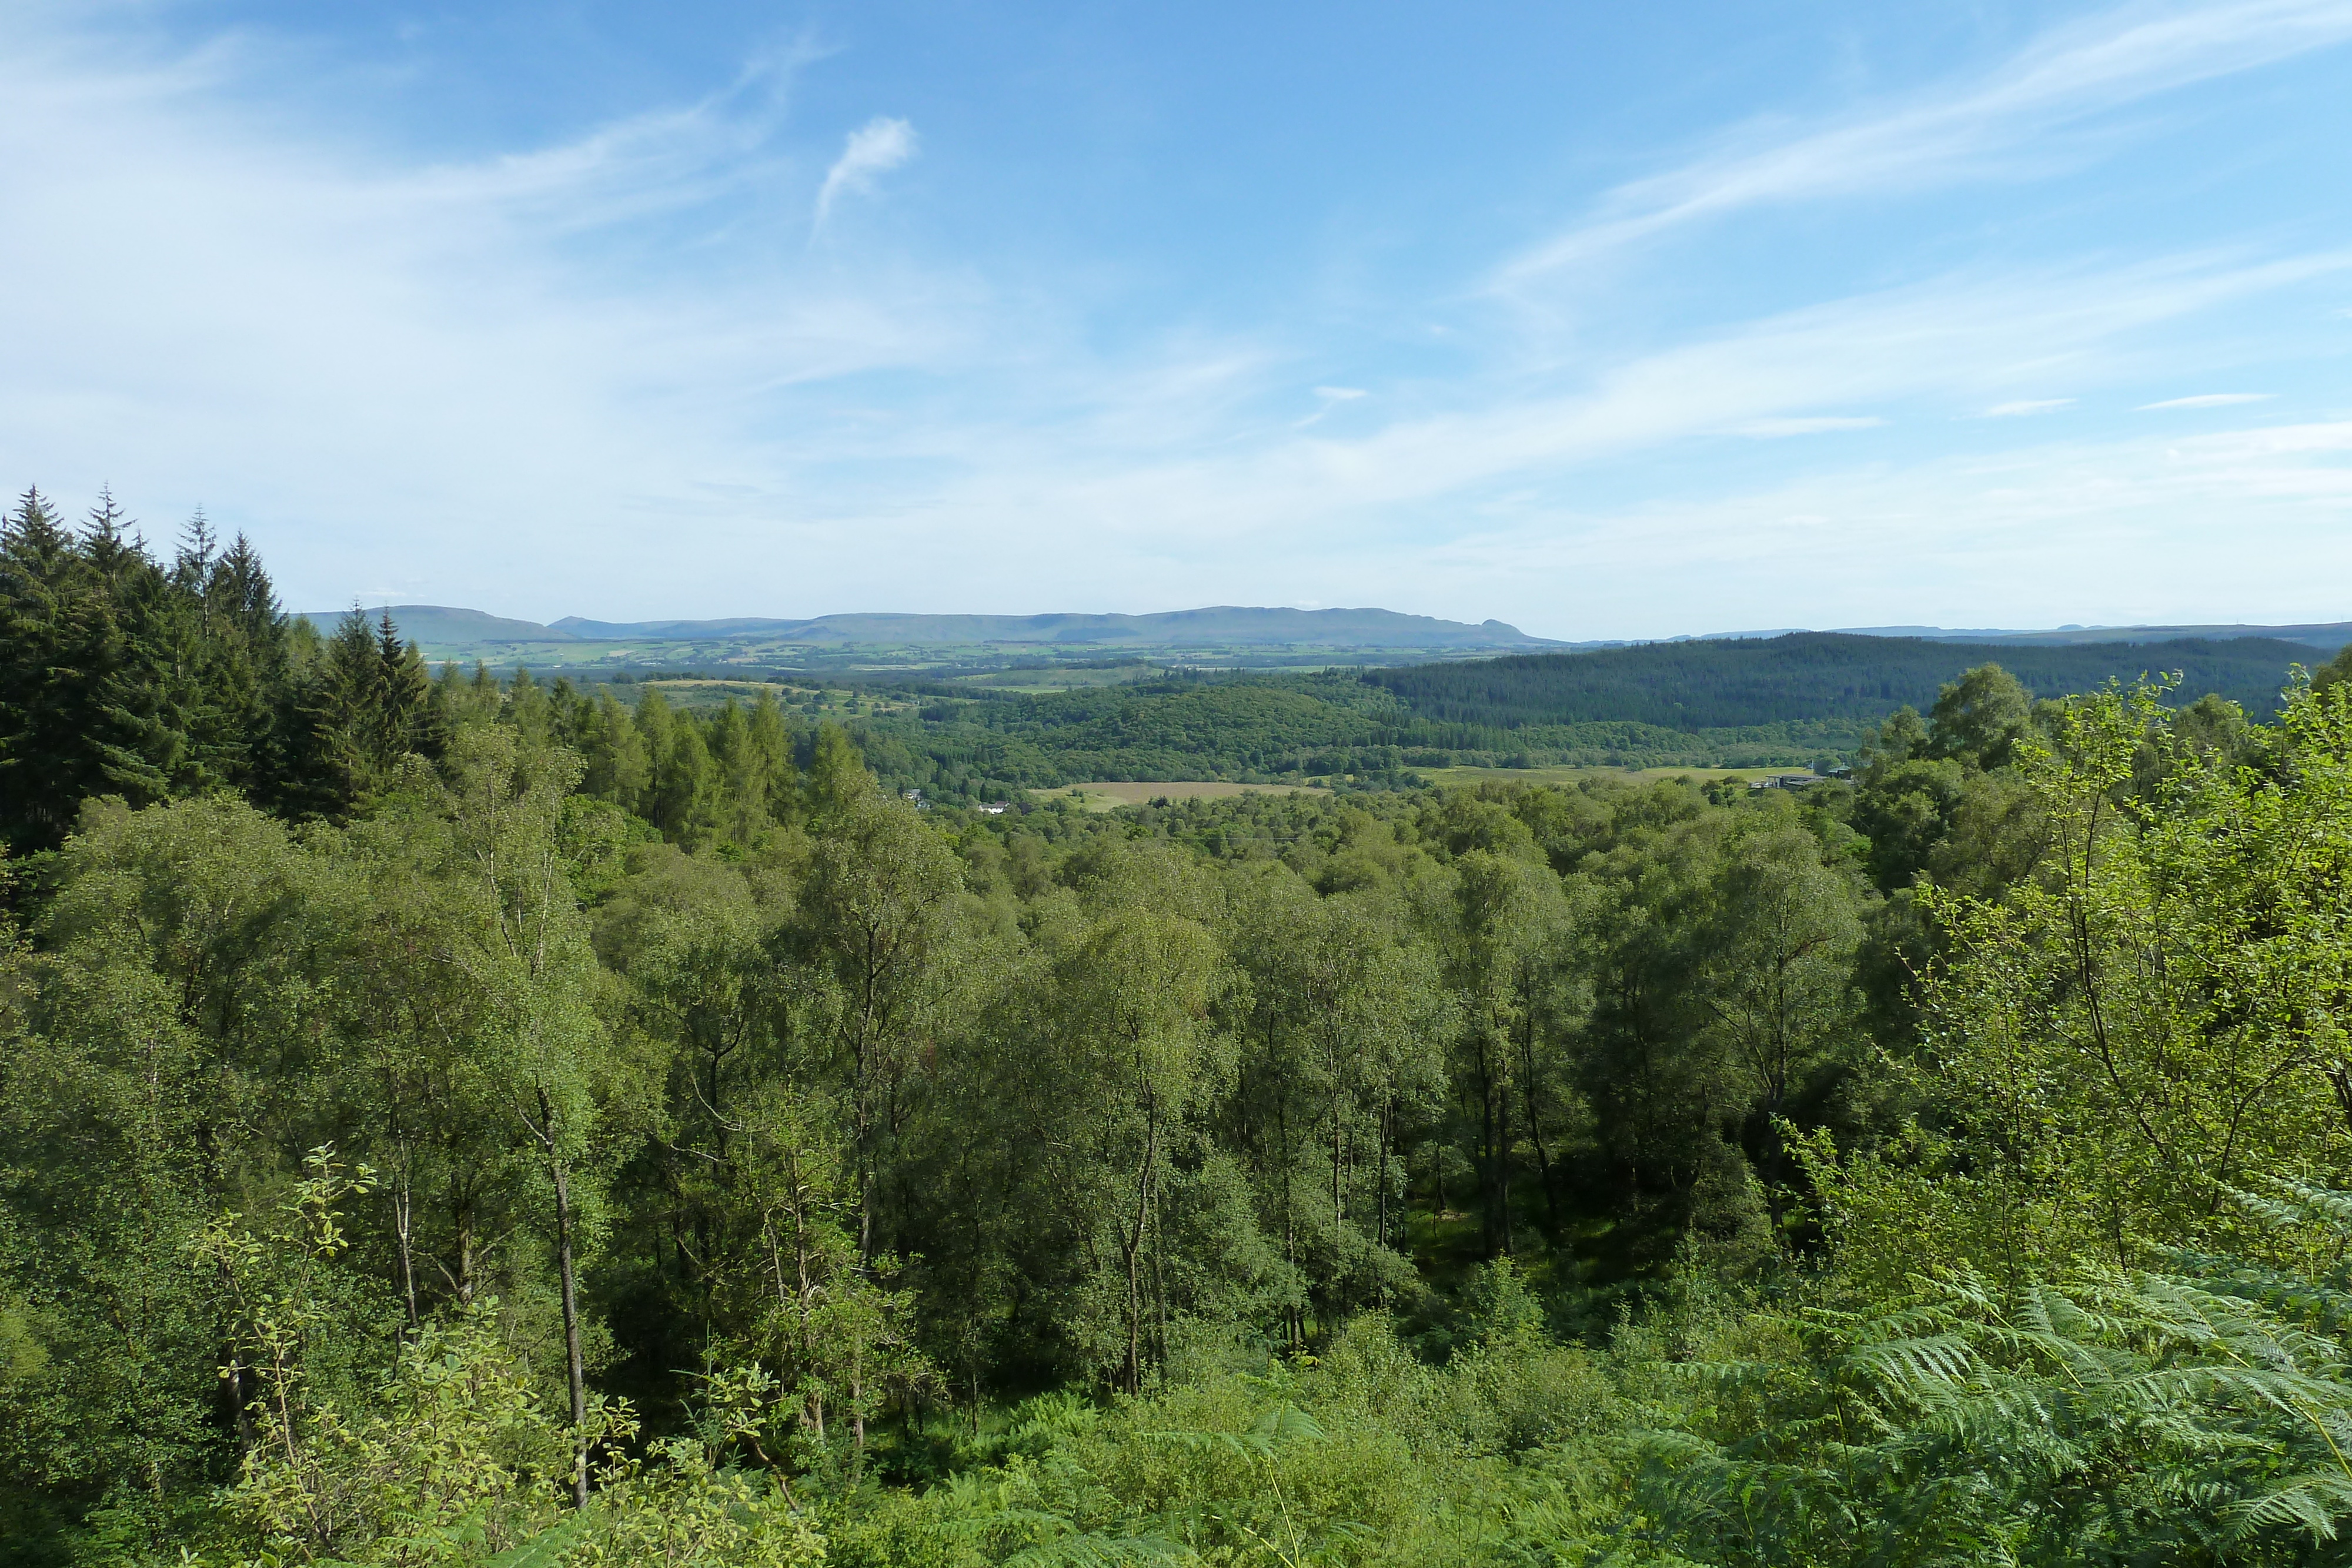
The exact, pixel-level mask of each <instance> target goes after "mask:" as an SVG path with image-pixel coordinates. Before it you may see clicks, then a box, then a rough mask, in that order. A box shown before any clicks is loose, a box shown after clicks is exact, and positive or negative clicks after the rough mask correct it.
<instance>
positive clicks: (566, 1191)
mask: <svg viewBox="0 0 2352 1568" xmlns="http://www.w3.org/2000/svg"><path fill="white" fill-rule="evenodd" d="M539 1115H540V1126H541V1137H542V1138H543V1139H544V1140H545V1142H546V1144H547V1149H548V1160H547V1163H548V1168H549V1170H550V1171H551V1173H552V1174H553V1176H554V1177H555V1258H556V1267H557V1270H558V1272H559V1273H560V1274H561V1275H562V1283H563V1356H564V1371H565V1375H566V1376H567V1377H568V1378H569V1380H570V1382H571V1386H572V1506H574V1507H575V1508H586V1507H587V1506H588V1369H587V1365H586V1363H585V1361H584V1359H583V1357H582V1355H581V1353H580V1277H579V1271H578V1270H577V1269H576V1268H575V1266H574V1260H573V1259H572V1178H571V1173H569V1172H568V1171H566V1170H565V1169H564V1168H563V1161H562V1159H561V1158H559V1157H557V1155H556V1153H555V1113H554V1108H553V1107H552V1106H551V1105H550V1104H549V1103H548V1102H547V1092H546V1091H545V1090H541V1091H540V1095H539Z"/></svg>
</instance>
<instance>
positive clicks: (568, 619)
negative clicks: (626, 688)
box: [303, 604, 2352, 658]
mask: <svg viewBox="0 0 2352 1568" xmlns="http://www.w3.org/2000/svg"><path fill="white" fill-rule="evenodd" d="M343 613H344V612H341V611H330V612H323V613H320V612H308V613H306V614H305V615H304V617H303V618H304V619H306V620H308V621H310V622H311V623H312V624H313V625H315V626H317V627H319V628H320V630H321V631H325V630H327V629H329V628H331V627H332V626H333V625H334V624H335V622H337V621H339V620H341V617H342V615H343ZM367 613H368V614H369V616H370V617H371V618H373V617H374V616H375V615H377V614H381V613H383V612H382V611H380V610H378V611H369V612H367ZM390 613H391V615H392V619H393V622H394V625H396V626H397V627H399V629H400V632H401V635H403V636H404V637H406V638H409V639H411V640H412V641H414V642H416V643H420V644H422V645H423V646H424V647H425V649H426V650H427V651H428V652H434V653H456V652H458V651H464V652H466V653H468V654H471V653H483V654H485V655H497V654H499V653H500V652H501V651H505V650H520V649H521V648H525V647H531V646H537V647H539V648H541V649H548V650H550V651H551V652H554V653H557V654H559V655H561V653H562V645H564V644H590V643H602V644H612V643H640V644H643V643H679V644H701V645H704V646H709V645H712V644H731V645H735V646H744V645H749V644H764V645H768V646H772V647H776V646H782V647H799V648H806V649H811V650H824V651H831V652H836V653H837V652H839V651H842V650H847V649H855V648H875V649H890V648H897V649H921V648H956V647H961V648H974V647H985V648H993V649H997V650H1013V651H1017V650H1021V649H1034V650H1035V651H1036V652H1038V653H1043V654H1048V655H1058V656H1060V657H1064V658H1069V657H1083V656H1085V654H1086V653H1087V652H1098V653H1118V652H1121V651H1128V650H1131V651H1133V652H1136V653H1143V652H1147V651H1155V652H1181V651H1182V650H1186V649H1208V648H1215V649H1223V650H1242V649H1251V648H1261V649H1286V650H1300V649H1330V650H1339V651H1345V650H1362V649H1380V650H1388V651H1392V652H1396V653H1414V652H1425V653H1451V654H1454V655H1457V656H1458V655H1462V654H1475V653H1486V652H1492V653H1576V652H1581V651H1585V650H1589V649H1599V648H1623V647H1631V646H1637V645H1639V643H1638V641H1637V640H1632V639H1619V640H1610V641H1593V642H1562V641H1559V640H1556V639H1552V638H1549V637H1531V636H1529V635H1528V634H1527V633H1526V632H1522V631H1520V630H1519V629H1518V628H1517V627H1516V626H1512V625H1509V624H1507V623H1506V622H1501V621H1486V622H1478V623H1477V624H1475V625H1474V624H1472V623H1470V622H1464V621H1441V620H1439V619H1437V618H1436V617H1434V616H1429V615H1406V614H1402V613H1400V612H1397V611H1393V610H1289V609H1280V608H1251V607H1246V606H1239V605H1217V606H1213V607H1212V608H1209V609H1204V610H1174V611H1167V612H1161V613H1159V614H1153V615H1087V614H1055V615H899V614H848V615H819V616H815V617H814V618H812V619H808V620H803V621H793V620H781V619H777V620H771V619H763V618H757V617H746V618H739V619H734V620H721V621H591V620H589V619H587V618H586V617H584V616H579V615H567V616H565V617H564V618H563V619H562V620H561V621H558V622H554V623H553V624H551V625H541V624H540V623H539V622H536V621H517V620H511V619H509V618H507V617H504V616H499V615H490V614H487V613H485V612H482V611H479V610H463V609H456V608H452V607H450V606H447V605H441V604H395V605H393V606H391V607H390ZM1806 630H1809V628H1804V627H1793V626H1792V627H1778V628H1773V629H1771V630H1765V631H1753V632H1707V633H1705V634H1702V635H1700V636H1696V637H1669V638H1659V639H1654V641H1657V642H1665V643H1690V642H1709V643H1712V642H1725V641H1733V640H1751V639H1757V638H1768V637H1780V636H1786V635H1788V634H1789V633H1790V632H1801V631H1806ZM1834 630H1835V631H1837V632H1842V633H1844V634H1847V635H1852V636H1861V637H1910V638H1918V639H1923V640H1925V641H1927V642H1934V643H1973V644H1979V645H1990V646H2005V645H2021V646H2071V645H2075V644H2082V643H2170V642H2179V641H2180V640H2182V639H2199V640H2202V641H2205V642H2234V641H2238V640H2241V639H2244V638H2270V639H2273V640H2276V641H2279V642H2285V643H2300V644H2302V645H2303V646H2305V647H2309V648H2317V649H2321V650H2323V651H2327V652H2333V651H2334V650H2336V649H2337V648H2341V647H2343V646H2345V645H2346V644H2347V643H2352V622H2312V623H2304V624H2298V625H2292V626H2255V625H2246V624H2237V623H2232V624H2227V625H2204V626H2061V627H2057V628H2055V629H2053V630H2049V631H2017V630H2004V629H2000V628H1994V627H1963V628H1948V627H1942V626H1846V627H1838V628H1834ZM581 652H582V653H588V650H587V649H586V648H584V647H583V648H582V649H581ZM590 656H591V657H594V655H593V653H592V654H590Z"/></svg>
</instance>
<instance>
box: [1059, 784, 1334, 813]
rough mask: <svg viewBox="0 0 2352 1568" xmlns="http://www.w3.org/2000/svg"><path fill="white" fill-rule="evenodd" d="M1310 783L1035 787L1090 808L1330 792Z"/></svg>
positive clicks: (1084, 807) (1095, 809) (1114, 809)
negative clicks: (1237, 796) (1156, 801)
mask: <svg viewBox="0 0 2352 1568" xmlns="http://www.w3.org/2000/svg"><path fill="white" fill-rule="evenodd" d="M1330 792H1331V791H1330V790H1328V789H1320V788H1318V787H1317V786H1315V785H1311V784H1229V783H1226V782H1225V781H1224V780H1223V779H1184V780H1177V781H1172V782H1171V781H1163V780H1160V779H1138V780H1135V781H1133V782H1112V783H1103V784H1065V785H1063V786H1062V787H1061V788H1059V789H1032V790H1030V791H1029V793H1031V794H1032V795H1034V796H1035V797H1036V798H1037V799H1038V800H1073V801H1076V803H1077V804H1078V806H1079V807H1080V808H1082V809H1083V810H1088V811H1116V810H1118V809H1119V808H1120V807H1121V806H1140V805H1143V804H1144V803H1145V802H1147V801H1150V800H1218V799H1222V798H1223V797H1224V796H1227V795H1258V794H1265V795H1294V794H1295V795H1328V794H1329V793H1330Z"/></svg>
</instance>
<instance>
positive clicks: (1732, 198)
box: [1496, 0, 2352, 290]
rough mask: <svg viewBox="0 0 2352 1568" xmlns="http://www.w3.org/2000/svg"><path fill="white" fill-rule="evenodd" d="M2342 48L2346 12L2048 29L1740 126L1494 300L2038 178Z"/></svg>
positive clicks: (1531, 257)
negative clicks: (1706, 231) (1628, 249)
mask: <svg viewBox="0 0 2352 1568" xmlns="http://www.w3.org/2000/svg"><path fill="white" fill-rule="evenodd" d="M2347 38H2352V0H2237V3H2235V4H2224V5H2198V6H2191V7H2188V8H2183V9H2175V10H2155V9H2152V8H2150V7H2149V6H2147V5H2137V4H2136V5H2125V6H2123V7H2121V8H2118V9H2116V10H2112V11H2108V12H2106V13H2105V14H2103V15H2101V16H2095V17H2092V18H2090V19H2088V20H2086V21H2083V22H2080V23H2076V24H2073V25H2070V26H2063V27H2061V28H2058V29H2055V30H2053V31H2052V32H2050V33H2048V34H2045V35H2044V36H2043V37H2041V38H2039V39H2037V40H2036V41H2035V42H2034V43H2033V44H2032V45H2031V46H2029V47H2026V48H2025V49H2023V50H2021V51H2020V52H2019V53H2017V54H2015V55H2013V56H2011V57H2010V58H2008V59H2007V60H2004V61H2003V62H2001V64H2000V65H1999V66H1998V67H1996V68H1993V69H1992V70H1991V71H1990V72H1987V73H1985V74H1984V75H1982V76H1980V77H1979V78H1976V79H1974V80H1972V81H1969V82H1966V83H1962V84H1959V85H1957V86H1950V87H1946V88H1943V89H1937V90H1935V91H1931V92H1927V93H1925V94H1922V95H1919V96H1917V97H1916V98H1914V99H1910V100H1908V101H1901V102H1896V103H1893V104H1889V105H1885V106H1883V107H1881V108H1880V109H1879V110H1876V111H1875V112H1873V113H1866V114H1863V115H1860V116H1857V117H1854V118H1852V119H1849V120H1843V121H1841V122H1837V123H1832V124H1828V125H1824V126H1820V127H1818V128H1814V129H1809V130H1799V131H1793V132H1792V131H1788V130H1785V129H1783V128H1781V127H1777V126H1774V127H1766V128H1751V129H1749V130H1748V131H1743V132H1740V133H1738V134H1736V135H1734V136H1732V137H1729V138H1727V139H1726V141H1724V142H1723V143H1722V144H1721V145H1720V146H1718V147H1717V149H1716V150H1714V151H1713V152H1708V153H1706V154H1704V155H1702V156H1701V157H1699V158H1697V159H1696V160H1694V161H1692V162H1688V163H1686V164H1685V165H1684V166H1683V167H1681V168H1678V169H1675V170H1672V171H1670V172H1665V173H1662V174H1658V175H1654V176H1652V177H1650V178H1648V179H1643V180H1639V181H1635V182H1633V183H1629V184H1626V185H1622V186H1620V187H1618V188H1617V189H1616V190H1614V191H1612V192H1611V193H1609V194H1608V195H1607V196H1606V197H1604V198H1603V199H1602V200H1601V203H1600V204H1599V206H1598V208H1597V209H1596V210H1595V211H1594V212H1593V213H1592V214H1591V216H1589V217H1588V218H1587V219H1586V220H1585V221H1584V222H1582V223H1580V224H1578V225H1575V226H1573V227H1571V228H1570V229H1568V230H1566V231H1565V232H1563V233H1561V234H1559V235H1554V236H1552V237H1551V238H1549V239H1548V240H1546V241H1544V242H1542V243H1541V244H1538V245H1537V246H1532V247H1531V248H1529V249H1528V250H1527V251H1525V252H1523V253H1522V254H1520V255H1519V256H1516V257H1514V258H1513V259H1511V260H1510V261H1509V262H1508V263H1507V264H1506V265H1505V267H1503V268H1502V270H1501V272H1500V274H1499V275H1498V277H1497V278H1496V283H1497V285H1498V286H1499V287H1503V288H1504V289H1506V290H1509V289H1512V288H1515V287H1518V286H1520V285H1524V284H1527V283H1529V282H1531V281H1533V280H1535V279H1537V278H1538V277H1542V276H1543V275H1545V274H1548V273H1551V272H1554V271H1557V270H1559V268H1561V267H1569V266H1570V265H1572V264H1574V263H1577V262H1579V261H1581V260H1584V259H1586V258H1588V257H1591V256H1597V255H1599V254H1601V253H1602V252H1605V251H1608V250H1611V249H1613V248H1615V247H1617V246H1623V245H1626V244H1629V243H1631V242H1633V241H1636V240H1640V239H1643V238H1646V237H1649V236H1651V235H1657V234H1660V233H1663V232H1664V231H1666V230H1668V229H1671V228H1675V227H1676V226H1679V225H1684V224H1688V223H1692V222H1696V221H1698V220H1701V219H1705V218H1711V217H1717V216H1721V215H1724V214H1728V213H1732V212H1736V211H1738V210H1740V209H1743V208H1748V207H1755V206H1759V205H1765V204H1780V203H1788V202H1798V201H1808V200H1818V199H1822V198H1824V197H1834V196H1848V195H1854V194H1858V193H1866V192H1874V191H1885V190H1908V189H1913V188H1916V187H1919V186H1922V185H1927V184H1931V183H1947V182H1950V181H1955V180H1961V179H1970V178H1982V177H1986V176H1988V175H1991V174H1995V173H2000V172H2014V171H2016V170H2017V169H2018V168H2019V167H2021V160H2032V165H2031V166H2035V167H2040V166H2046V164H2047V163H2048V162H2049V161H2050V158H2051V149H2050V141H2049V139H2050V138H2051V136H2052V135H2053V133H2054V132H2057V131H2062V130H2064V129H2066V128H2068V127H2070V126H2072V125H2074V124H2075V123H2076V122H2078V121H2081V120H2086V119H2088V118H2090V117H2092V116H2094V115H2097V114H2100V113H2104V112H2105V111H2108V110H2114V109H2117V108H2120V107H2122V106H2125V105H2127V104H2130V103H2133V102H2135V101H2137V100H2139V99H2146V98H2148V97H2151V96H2153V95H2156V94H2158V93H2162V92H2166V91H2168V90H2171V89H2176V88H2180V87H2184V86H2187V85H2189V84H2190V83H2193V82H2198V81H2202V80H2206V79H2209V78H2215V77H2221V76H2225V75H2229V74H2231V73H2233V72H2237V71H2243V70H2249V69H2252V68H2256V67H2259V66H2263V65H2267V64H2269V63H2271V62H2273V61H2274V60H2278V59H2282V58H2284V57H2289V56H2293V55H2296V54H2300V53H2303V52H2305V51H2307V50H2311V49H2315V48H2323V47H2329V46H2332V45H2336V44H2339V43H2342V42H2344V41H2345V40H2346V39H2347Z"/></svg>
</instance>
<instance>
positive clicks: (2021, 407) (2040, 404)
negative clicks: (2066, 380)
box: [1979, 397, 2074, 419]
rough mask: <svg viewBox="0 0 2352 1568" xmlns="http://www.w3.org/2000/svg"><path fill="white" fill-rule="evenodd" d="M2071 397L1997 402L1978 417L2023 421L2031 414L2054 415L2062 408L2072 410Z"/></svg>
mask: <svg viewBox="0 0 2352 1568" xmlns="http://www.w3.org/2000/svg"><path fill="white" fill-rule="evenodd" d="M2073 406H2074V399H2073V398H2071V397H2041V398H2024V399H2021V400H2020V401H2018V402H1997V403H1995V404H1993V405H1992V406H1991V407H1990V408H1989V409H1987V410H1985V411H1984V413H1982V414H1981V415H1979V418H1983V419H2023V418H2025V417H2027V416H2029V415H2032V414H2037V413H2056V412H2057V411H2058V410H2060V409H2062V408H2072V407H2073Z"/></svg>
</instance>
